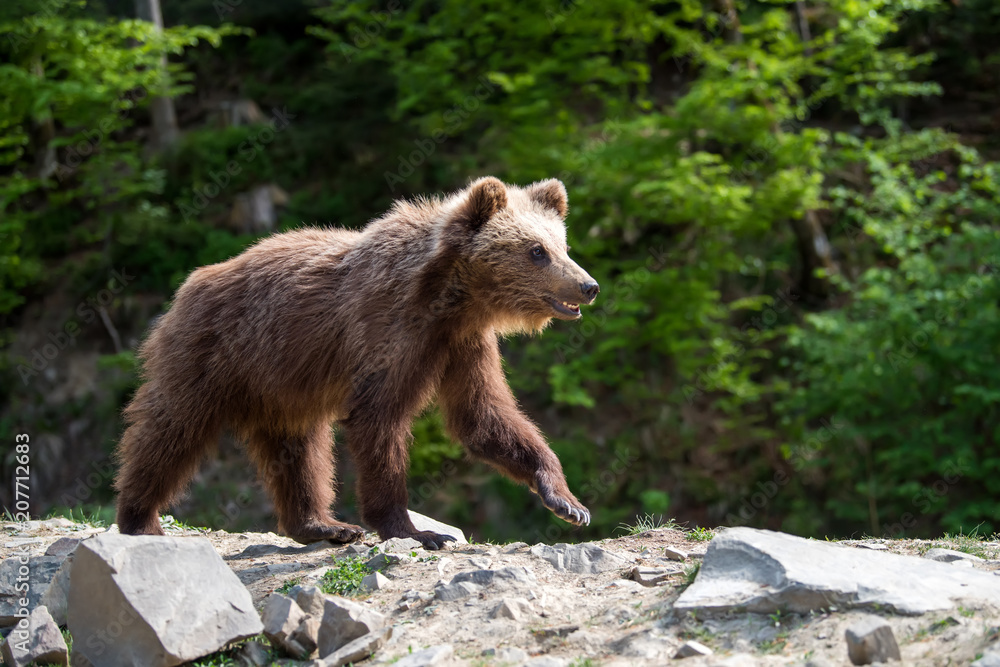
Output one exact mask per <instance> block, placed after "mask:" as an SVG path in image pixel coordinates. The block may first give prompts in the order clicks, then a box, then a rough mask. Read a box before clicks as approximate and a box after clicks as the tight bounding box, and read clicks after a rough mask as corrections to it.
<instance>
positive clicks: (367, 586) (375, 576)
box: [361, 572, 392, 591]
mask: <svg viewBox="0 0 1000 667" xmlns="http://www.w3.org/2000/svg"><path fill="white" fill-rule="evenodd" d="M390 586H392V581H390V580H389V577H387V576H385V575H384V574H382V573H381V572H372V573H371V574H366V575H365V576H364V577H363V578H362V579H361V588H362V589H363V590H366V591H384V590H385V589H387V588H389V587H390Z"/></svg>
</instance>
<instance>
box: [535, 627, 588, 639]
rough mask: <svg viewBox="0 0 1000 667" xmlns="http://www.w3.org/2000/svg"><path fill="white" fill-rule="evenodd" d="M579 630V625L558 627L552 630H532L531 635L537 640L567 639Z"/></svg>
mask: <svg viewBox="0 0 1000 667" xmlns="http://www.w3.org/2000/svg"><path fill="white" fill-rule="evenodd" d="M579 629H580V626H579V625H558V626H556V627H554V628H542V629H540V630H532V632H531V633H532V634H533V635H535V637H537V638H538V639H551V638H552V637H568V636H570V635H571V634H573V633H574V632H576V631H577V630H579Z"/></svg>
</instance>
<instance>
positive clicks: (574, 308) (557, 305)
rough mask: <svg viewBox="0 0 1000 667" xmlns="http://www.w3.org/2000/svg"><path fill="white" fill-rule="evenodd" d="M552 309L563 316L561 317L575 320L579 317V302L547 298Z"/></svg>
mask: <svg viewBox="0 0 1000 667" xmlns="http://www.w3.org/2000/svg"><path fill="white" fill-rule="evenodd" d="M549 304H550V305H551V306H552V309H553V310H555V311H556V313H558V314H559V315H563V316H565V317H564V318H563V319H571V320H575V319H576V318H578V317H580V304H578V303H569V302H568V301H560V300H559V299H549Z"/></svg>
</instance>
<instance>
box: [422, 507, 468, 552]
mask: <svg viewBox="0 0 1000 667" xmlns="http://www.w3.org/2000/svg"><path fill="white" fill-rule="evenodd" d="M407 512H408V513H409V515H410V521H411V522H413V527H414V528H416V529H417V530H429V531H431V532H432V533H437V534H439V535H448V536H450V537H454V538H455V541H454V542H453V543H449V544H468V543H469V541H468V540H466V539H465V533H463V532H462V531H461V530H459V529H458V528H456V527H455V526H449V525H448V524H446V523H441V522H440V521H437V520H435V519H432V518H430V517H429V516H424V515H423V514H419V513H417V512H414V511H413V510H407Z"/></svg>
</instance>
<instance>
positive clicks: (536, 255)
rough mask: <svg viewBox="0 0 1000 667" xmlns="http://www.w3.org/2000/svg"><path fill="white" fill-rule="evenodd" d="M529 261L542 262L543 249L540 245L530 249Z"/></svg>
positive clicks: (543, 257) (543, 256) (543, 258)
mask: <svg viewBox="0 0 1000 667" xmlns="http://www.w3.org/2000/svg"><path fill="white" fill-rule="evenodd" d="M531 259H532V261H534V262H536V263H537V262H542V261H544V260H545V248H543V247H542V246H540V245H536V246H533V247H532V248H531Z"/></svg>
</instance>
